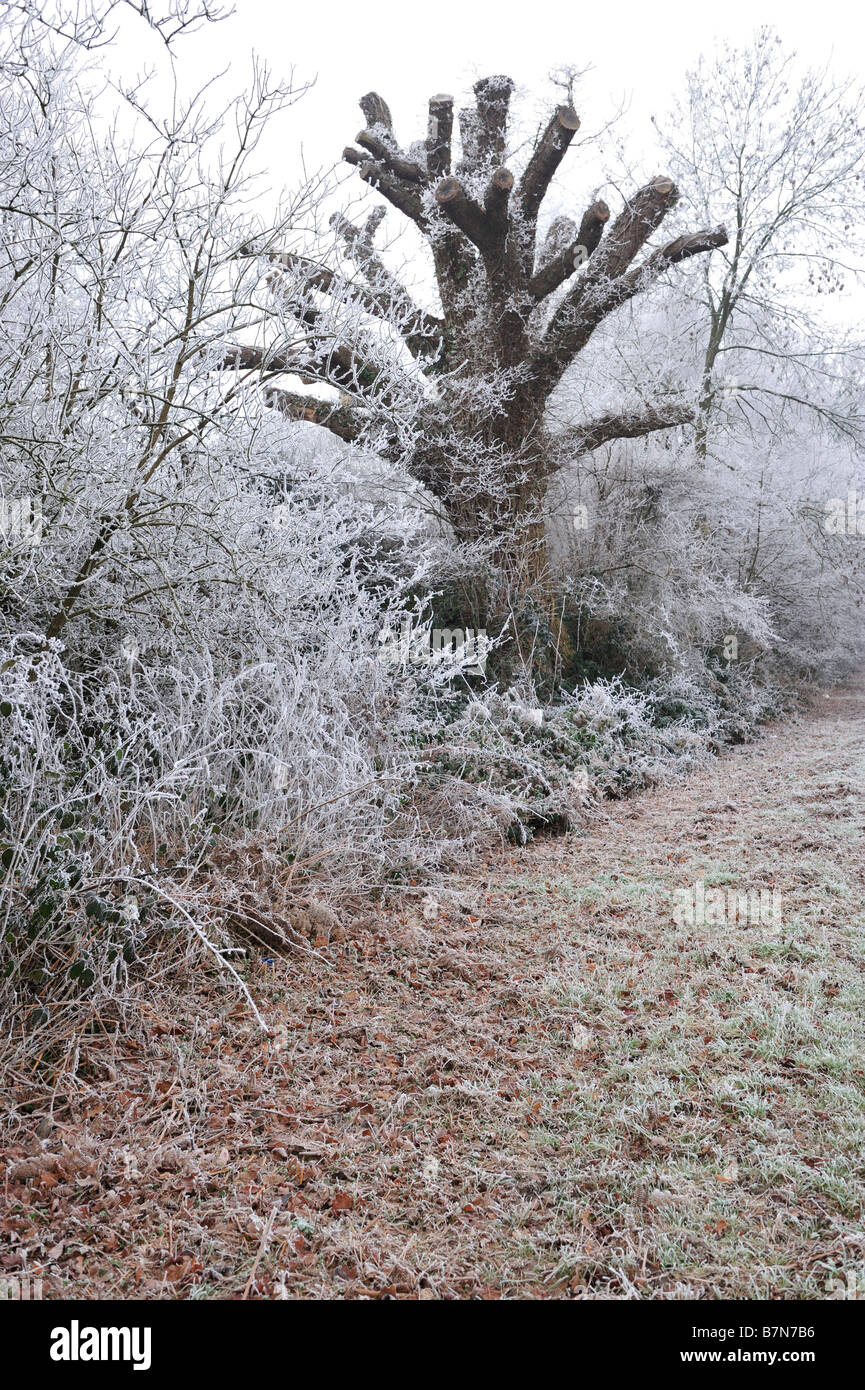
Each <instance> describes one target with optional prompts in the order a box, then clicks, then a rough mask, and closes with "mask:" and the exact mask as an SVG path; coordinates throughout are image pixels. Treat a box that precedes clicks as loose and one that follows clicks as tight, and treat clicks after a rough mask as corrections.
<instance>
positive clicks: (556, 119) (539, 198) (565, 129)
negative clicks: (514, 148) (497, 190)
mask: <svg viewBox="0 0 865 1390" xmlns="http://www.w3.org/2000/svg"><path fill="white" fill-rule="evenodd" d="M579 128H580V118H579V116H578V115H577V113H576V111H575V110H574V108H573V107H572V106H558V107H556V110H555V111H554V112H553V115H552V116H551V117H550V119H549V121H548V122H547V126H546V129H545V130H544V131H543V133H542V134H541V137H540V139H539V140H538V143H537V145H536V146H535V148H534V151H533V153H532V156H531V159H530V160H529V162H528V165H527V166H526V171H525V173H524V174H523V176H522V178H521V179H520V185H519V190H518V193H517V197H518V201H519V206H520V209H521V211H522V213H523V216H524V217H525V218H526V219H527V220H528V221H529V222H530V223H532V224H534V222H535V221H536V219H537V215H538V210H539V208H540V206H541V203H542V202H543V200H544V196H545V194H546V191H547V189H548V188H549V186H550V181H551V180H552V177H553V175H554V174H555V172H556V170H557V169H558V167H559V165H560V164H561V162H562V160H563V159H564V157H565V153H566V151H567V148H568V146H569V145H570V143H571V141H572V140H573V138H574V136H575V135H576V133H577V131H578V130H579Z"/></svg>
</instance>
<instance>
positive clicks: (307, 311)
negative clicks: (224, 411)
mask: <svg viewBox="0 0 865 1390" xmlns="http://www.w3.org/2000/svg"><path fill="white" fill-rule="evenodd" d="M513 85H514V84H513V82H512V81H511V79H510V78H508V77H487V78H484V79H482V80H481V81H479V82H477V83H475V86H474V95H475V104H474V106H472V107H470V108H468V109H465V110H461V111H460V112H459V115H458V121H459V131H460V139H459V154H458V156H457V154H456V153H455V150H454V139H453V136H454V129H453V127H454V103H453V98H452V97H450V96H434V97H432V98H431V100H430V103H429V125H428V131H427V136H426V139H425V140H424V141H423V142H418V143H416V144H413V145H412V146H411V147H410V148H408V149H403V148H402V147H401V146H400V144H399V142H398V140H397V137H396V135H395V133H394V128H393V120H392V118H391V113H390V111H389V109H388V106H387V104H386V103H385V102H384V101H383V100H382V98H381V97H380V96H378V95H377V94H376V93H369V94H368V95H367V96H365V97H363V98H361V101H360V106H361V110H362V111H363V114H364V117H365V120H366V126H365V129H363V130H362V131H361V132H360V134H359V135H358V136H357V139H356V144H355V146H351V147H349V148H348V149H346V150H345V151H344V158H345V160H347V161H348V162H349V163H350V164H353V165H356V166H357V168H358V171H359V174H360V177H361V178H362V179H363V180H364V182H365V183H367V184H368V185H369V186H370V187H371V188H373V189H374V190H376V192H378V193H379V194H380V195H381V196H382V197H383V198H384V199H385V200H386V201H387V202H388V203H390V204H391V205H392V206H393V207H395V208H396V209H398V211H399V212H400V213H402V214H403V216H404V217H406V218H408V219H409V220H410V222H411V223H413V224H414V226H415V227H416V228H417V229H418V230H419V231H420V233H421V234H422V235H423V237H424V238H425V239H426V241H427V242H428V244H429V247H430V250H431V252H432V258H433V263H434V267H435V277H436V282H437V286H438V295H439V300H440V312H437V313H430V312H427V311H426V310H425V309H423V308H422V307H421V306H420V305H419V304H418V303H416V301H415V300H414V299H413V297H412V296H411V295H410V293H409V292H408V290H407V289H406V288H405V286H404V285H403V284H402V283H401V282H400V281H399V280H398V279H397V278H396V277H395V276H394V274H393V273H392V272H391V270H390V269H389V268H388V266H386V264H385V261H384V259H383V257H382V255H381V254H380V252H379V251H378V249H377V248H376V246H375V243H374V237H375V234H376V231H377V229H378V227H379V225H380V223H381V219H382V217H383V216H384V215H385V212H386V209H385V208H384V207H383V206H379V207H377V208H376V209H375V210H374V211H373V213H372V215H371V217H370V218H369V219H368V221H367V222H366V224H365V225H364V226H357V225H355V224H354V223H352V222H350V221H349V220H347V219H346V218H344V217H343V216H342V215H339V214H338V215H337V216H336V217H335V218H334V219H332V225H333V227H334V229H335V231H336V234H337V237H338V240H339V242H340V243H341V249H342V251H343V253H344V254H345V256H346V257H347V258H348V259H349V260H350V261H351V262H352V263H353V264H354V266H355V267H356V270H357V272H358V274H357V276H351V275H348V276H347V275H346V274H345V273H343V272H342V271H340V270H337V269H334V268H331V267H330V266H328V265H325V264H323V263H320V262H317V261H313V260H310V259H308V258H307V257H304V256H302V255H300V254H297V253H295V252H286V251H284V250H281V249H276V248H273V249H270V250H269V251H268V253H267V258H268V261H269V266H270V268H269V273H268V284H269V286H270V288H271V290H272V291H273V292H274V294H275V296H276V298H277V299H279V300H281V303H282V306H283V308H284V310H285V312H286V315H287V321H286V324H285V332H284V337H283V340H282V342H283V344H290V345H291V346H290V347H289V348H288V349H287V351H286V350H285V349H284V347H283V346H280V347H274V346H273V345H271V347H270V348H268V350H267V351H266V352H262V351H261V350H259V349H252V348H249V347H243V348H238V349H236V351H235V353H234V359H233V360H234V362H235V363H236V365H237V366H238V367H242V368H247V369H251V370H252V371H253V372H259V371H263V373H264V375H265V378H266V379H268V380H269V382H270V383H271V384H272V385H273V387H274V389H273V390H272V394H271V396H270V399H271V401H272V403H273V404H274V405H276V406H278V407H279V408H280V409H282V410H283V411H284V412H285V414H286V415H287V416H288V417H289V418H294V419H305V420H313V421H316V422H318V423H320V424H322V425H325V426H327V427H328V428H329V429H330V430H332V431H333V432H334V433H335V434H337V435H339V436H340V437H341V438H342V439H344V440H350V441H352V442H367V443H372V444H374V446H375V447H376V448H378V449H379V451H380V452H382V453H384V454H385V455H386V456H390V457H391V458H393V459H394V460H395V461H399V462H400V464H401V465H403V466H404V467H405V468H406V469H407V471H408V472H409V473H410V474H411V475H412V476H413V477H414V478H416V479H417V480H419V481H420V482H422V483H423V484H424V485H425V487H426V488H427V489H428V491H429V492H430V493H431V494H432V495H433V496H434V497H435V498H436V499H437V502H438V505H439V506H440V507H441V510H442V512H443V513H444V515H445V516H446V517H447V519H448V521H449V522H450V524H451V525H452V526H453V528H454V531H455V533H456V535H457V537H458V538H459V539H460V540H462V541H468V542H484V543H487V544H489V549H490V555H491V557H492V559H493V561H494V562H495V563H494V565H493V567H492V569H491V570H490V573H493V572H496V573H497V574H498V576H499V578H500V579H503V580H504V582H505V585H506V588H507V589H508V590H510V593H511V595H513V592H514V589H516V590H517V591H519V590H522V591H523V592H525V591H526V589H527V588H528V589H530V588H531V587H532V585H533V584H536V583H537V582H538V580H539V578H540V576H541V575H542V573H543V567H544V566H543V540H542V535H543V522H542V509H543V498H544V493H545V491H546V488H547V486H548V484H549V481H550V478H551V477H552V475H553V473H554V472H555V471H556V469H557V468H558V467H559V466H560V465H561V463H562V461H563V459H564V458H566V457H567V458H569V459H573V457H574V456H575V454H579V453H582V452H588V451H590V450H592V449H595V448H597V447H598V446H599V445H601V444H604V443H606V442H608V441H610V440H614V439H621V438H634V437H637V436H641V435H645V434H647V433H649V432H650V431H653V430H662V429H666V428H668V427H670V426H674V425H680V424H683V423H687V422H689V421H691V420H693V419H694V418H695V412H696V407H695V403H694V402H691V401H688V400H685V399H683V398H682V397H681V396H680V397H677V398H670V397H668V398H667V399H666V400H665V399H663V398H659V399H657V400H656V401H655V402H653V403H651V404H649V405H648V406H645V407H642V408H641V409H640V410H639V411H636V412H634V411H623V412H622V413H615V412H613V413H606V414H604V415H602V416H601V417H600V418H595V419H586V420H585V421H583V422H582V423H581V424H579V425H578V426H577V427H576V428H574V427H571V428H569V430H568V433H567V438H566V440H561V439H557V438H555V437H554V436H553V435H552V434H551V432H550V430H549V428H548V427H547V425H546V422H545V412H546V405H547V402H548V400H549V398H550V395H551V393H552V392H553V391H554V389H555V388H556V386H557V384H558V382H559V381H560V380H561V378H562V376H563V374H564V373H565V372H566V371H567V370H568V368H570V367H571V365H572V363H574V361H575V359H576V358H577V357H578V356H579V354H580V353H581V352H582V350H583V349H584V348H585V346H586V344H587V343H588V341H589V339H590V338H591V336H592V334H593V332H594V331H595V329H596V328H597V327H598V325H599V324H600V323H601V322H602V321H603V320H604V319H606V318H607V316H608V315H610V314H612V313H613V312H614V311H615V310H616V309H617V308H619V307H620V306H621V305H623V304H624V303H625V302H626V301H627V300H629V299H631V298H632V296H634V295H635V294H637V293H639V292H640V291H642V290H644V289H646V288H647V287H648V286H649V285H650V284H651V283H652V282H653V281H655V280H656V279H657V278H658V277H659V276H660V275H662V274H663V272H664V271H666V270H667V269H668V267H670V266H673V265H676V264H677V263H679V262H681V261H684V260H686V259H688V258H689V257H691V256H695V255H697V254H699V253H701V252H707V251H711V250H712V248H714V247H718V246H722V245H724V244H725V243H726V241H727V236H726V233H725V231H724V229H723V228H717V229H714V230H703V231H697V232H693V233H691V234H689V235H682V236H677V237H676V238H675V239H674V240H671V241H668V242H666V243H665V244H660V245H657V246H656V247H655V249H651V250H648V252H647V254H645V255H644V256H643V257H642V258H640V252H641V251H643V249H644V248H645V247H646V246H647V243H649V241H650V238H651V237H652V236H653V233H655V232H656V231H657V229H658V228H659V227H660V225H661V223H662V222H663V221H664V219H665V218H666V217H667V214H668V213H669V212H670V210H671V209H672V208H673V207H674V205H675V204H676V202H677V200H678V197H679V194H678V190H677V188H676V187H675V185H674V183H673V182H672V180H671V179H669V178H667V177H657V178H654V179H652V180H651V182H649V183H647V184H646V185H645V186H644V187H642V188H639V189H638V190H637V191H636V192H634V193H633V194H632V195H631V196H630V197H629V198H628V199H627V201H626V203H625V205H624V207H623V208H622V210H621V211H620V212H619V214H618V216H616V217H615V218H613V219H612V221H611V220H610V210H609V208H608V207H607V205H606V203H604V202H601V201H594V202H592V203H591V204H590V206H589V207H587V208H586V210H585V212H584V213H583V214H582V216H581V218H580V219H579V220H577V219H571V218H568V217H559V218H557V219H556V220H555V221H554V222H553V224H552V226H551V227H550V229H549V231H548V233H547V235H546V236H545V237H543V238H542V237H540V236H539V233H538V218H539V213H540V210H541V206H542V203H543V201H544V198H545V197H546V195H547V193H548V190H549V188H550V185H551V182H552V180H553V178H554V176H555V174H556V171H557V169H558V168H559V165H560V164H561V162H562V160H563V159H564V157H565V155H566V154H567V151H568V148H569V146H570V144H571V142H572V141H573V139H574V135H575V133H576V131H577V130H578V128H579V125H580V120H579V117H578V116H577V113H576V111H575V110H574V108H573V105H572V104H571V102H570V100H569V101H568V102H566V103H565V104H563V105H561V106H559V107H558V108H557V109H556V110H555V111H554V112H553V114H552V115H551V117H550V119H549V121H548V122H547V124H546V126H545V127H544V129H543V130H542V131H541V132H540V134H539V135H538V137H537V139H536V141H535V142H534V146H533V148H532V151H531V154H530V156H529V158H528V160H527V161H526V162H524V167H523V168H522V171H521V172H520V173H515V172H514V171H513V170H512V169H511V168H509V167H508V162H509V147H508V132H509V120H508V116H509V105H510V99H511V93H512V90H513ZM357 147H359V148H357ZM250 249H251V250H253V249H254V250H255V251H256V253H257V254H258V253H260V252H261V250H262V248H261V247H258V248H250ZM376 323H378V331H376V328H375V324H376ZM298 327H300V329H301V330H302V334H303V339H304V341H303V347H302V348H301V349H298V346H297V334H298ZM393 329H396V330H397V331H398V335H399V339H400V341H401V344H402V351H399V350H397V349H396V348H395V346H394V335H393V332H392V330H393ZM298 363H302V371H303V372H304V373H305V375H306V378H307V379H308V380H315V381H328V382H329V383H331V384H332V385H336V386H338V387H339V388H340V390H341V392H342V396H341V402H340V404H339V406H334V405H333V404H331V403H329V402H325V401H322V400H321V399H320V398H318V399H315V398H312V397H310V396H308V395H305V394H303V393H292V392H289V391H285V390H281V389H279V388H278V386H277V384H276V381H275V380H274V379H275V378H278V376H279V374H280V373H284V372H285V371H286V370H297V369H298ZM500 597H501V595H500ZM496 607H497V605H496V604H494V603H493V604H492V605H491V608H488V611H487V616H489V617H495V613H494V612H493V611H491V609H495V608H496ZM498 611H499V614H500V615H501V614H502V612H503V609H502V608H501V607H499V609H498Z"/></svg>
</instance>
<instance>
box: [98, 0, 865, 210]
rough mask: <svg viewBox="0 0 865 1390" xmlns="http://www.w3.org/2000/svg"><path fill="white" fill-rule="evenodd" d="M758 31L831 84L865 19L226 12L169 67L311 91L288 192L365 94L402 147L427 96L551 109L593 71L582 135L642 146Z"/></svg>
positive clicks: (698, 8) (485, 1) (547, 7)
mask: <svg viewBox="0 0 865 1390" xmlns="http://www.w3.org/2000/svg"><path fill="white" fill-rule="evenodd" d="M763 23H769V24H772V25H773V26H775V27H776V28H777V30H778V32H779V33H780V34H781V36H782V38H783V39H784V41H785V43H786V44H787V45H789V46H790V47H792V48H795V49H797V50H798V52H799V54H800V57H801V58H802V60H803V61H804V62H807V63H808V64H816V65H823V64H824V63H825V64H828V65H829V66H830V67H831V68H832V69H833V70H834V71H835V73H836V75H838V76H848V75H851V74H853V73H855V71H856V68H857V66H858V67H861V65H862V61H863V54H865V11H863V7H862V5H861V3H859V4H856V3H852V0H851V2H849V3H841V0H820V3H819V4H813V3H810V4H803V3H801V0H720V2H719V3H717V4H715V5H696V4H694V0H652V3H640V2H639V0H618V3H616V4H612V3H609V0H607V3H601V4H599V5H596V6H595V7H590V6H586V5H578V4H575V3H574V0H567V3H566V2H565V0H521V3H517V4H515V3H512V0H511V3H508V0H434V3H431V4H418V3H412V0H403V2H402V3H400V0H364V3H363V4H359V3H357V0H354V2H353V3H352V2H351V0H324V3H316V0H304V3H286V0H236V6H235V13H234V16H233V17H232V18H230V19H228V20H226V21H224V22H223V23H222V24H219V25H216V26H209V27H207V28H205V29H202V30H201V31H200V32H199V33H198V34H196V35H195V36H194V37H192V38H187V39H185V40H182V41H181V43H180V45H179V48H178V57H179V60H180V65H181V68H182V69H183V71H184V74H185V75H186V76H187V78H189V77H191V76H192V75H193V74H194V75H195V76H196V77H198V78H202V79H203V78H205V77H207V76H210V75H212V74H213V73H215V72H218V71H219V70H220V69H222V68H228V69H229V78H228V81H229V85H230V86H231V87H233V88H238V87H240V86H242V85H243V82H244V79H245V78H246V76H247V75H248V72H249V63H250V57H251V54H252V53H253V51H255V52H257V53H258V54H260V55H261V56H263V57H264V58H265V59H266V60H267V62H268V63H269V65H270V66H271V68H272V70H273V72H274V75H275V76H278V77H279V76H288V74H289V72H290V70H291V69H292V68H293V69H294V71H295V73H296V75H297V78H298V79H299V80H302V81H310V80H312V79H315V86H314V88H313V90H312V91H311V92H310V93H309V94H308V95H307V96H306V97H305V98H304V99H303V101H302V102H301V103H300V104H299V106H298V107H297V108H295V110H294V111H293V112H292V113H291V114H289V115H287V116H286V117H285V119H284V122H283V123H281V129H280V130H279V131H274V132H273V137H272V139H271V140H269V141H268V146H269V148H268V159H269V162H271V163H272V165H273V168H272V172H273V177H274V182H275V183H281V182H283V181H285V182H291V179H292V175H293V173H294V172H295V171H296V168H297V152H298V149H299V147H300V146H301V145H302V147H303V152H304V158H305V160H306V163H307V167H308V168H313V169H314V168H318V167H320V166H322V165H328V164H331V163H333V162H334V161H336V160H338V159H339V156H340V153H341V151H342V149H343V146H344V145H346V144H349V143H351V141H352V139H353V137H354V135H355V133H356V131H357V130H358V128H359V127H361V126H362V125H363V119H362V117H361V115H360V112H359V111H358V108H357V98H358V97H359V96H360V95H361V94H362V93H364V92H367V91H369V90H371V89H372V90H375V91H378V92H380V93H381V94H382V96H384V97H385V99H386V100H387V101H388V103H389V104H390V107H391V110H392V111H393V114H394V118H395V124H396V128H397V133H398V135H399V136H400V138H401V139H402V140H403V141H404V143H408V142H409V141H410V140H412V139H416V138H419V137H420V136H421V135H422V134H423V133H424V131H425V126H426V103H427V99H428V97H429V96H430V95H431V94H432V93H434V92H452V93H453V94H454V95H456V96H459V94H460V93H461V92H464V91H465V90H466V89H467V88H468V87H470V85H471V83H472V82H473V81H474V80H475V79H476V78H477V77H478V76H481V75H485V74H489V73H507V74H508V75H509V76H511V77H513V78H514V80H515V81H516V82H517V84H518V88H519V89H522V90H523V92H529V93H531V94H532V97H533V98H534V100H535V101H538V100H539V99H540V98H546V100H549V99H550V94H551V89H550V87H549V85H548V74H549V73H550V72H551V70H553V69H555V68H559V67H562V66H564V65H567V64H574V65H576V66H577V67H579V68H583V67H586V66H591V67H592V68H593V70H594V71H593V74H592V76H591V77H590V78H589V80H588V82H587V83H586V85H585V87H584V89H583V94H582V98H581V101H580V102H579V105H580V107H581V116H582V118H583V121H584V129H588V128H590V127H592V126H595V125H596V124H599V123H601V122H602V121H603V120H604V119H606V118H607V117H608V116H609V115H610V114H611V113H612V111H613V110H614V109H615V107H616V106H617V105H618V104H619V103H620V102H621V101H622V100H624V101H626V102H627V103H628V104H629V112H628V117H627V125H626V127H625V129H630V130H632V131H633V134H634V139H635V141H636V142H637V144H638V145H639V144H640V143H641V142H642V141H641V137H642V132H643V131H645V132H646V138H647V139H648V138H650V137H649V132H648V118H649V117H650V116H651V115H652V114H658V115H660V114H662V113H663V111H664V110H665V108H666V107H667V105H668V103H669V99H670V96H671V94H673V93H674V92H677V91H680V90H681V89H682V76H683V73H684V72H685V70H686V69H687V68H688V67H690V66H691V65H693V63H694V62H695V61H696V59H697V58H698V57H699V55H700V53H701V52H705V53H708V52H710V51H712V50H713V49H714V48H715V47H717V45H718V43H719V42H721V41H723V40H724V39H730V40H733V41H734V42H743V41H746V40H747V39H748V37H749V36H750V35H751V34H752V33H753V31H754V30H755V28H757V27H758V26H759V25H760V24H763ZM141 29H142V26H141V25H140V24H139V25H137V26H136V28H135V35H134V40H133V42H132V43H131V44H130V43H126V44H125V45H124V48H125V55H124V56H125V62H124V66H126V65H127V64H128V63H132V62H133V61H134V62H140V61H141V55H142V53H144V52H145V51H146V45H142V43H141V39H142V33H141ZM544 104H545V105H546V101H545V103H544ZM538 109H540V107H538ZM271 151H272V153H271ZM650 172H651V171H650Z"/></svg>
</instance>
